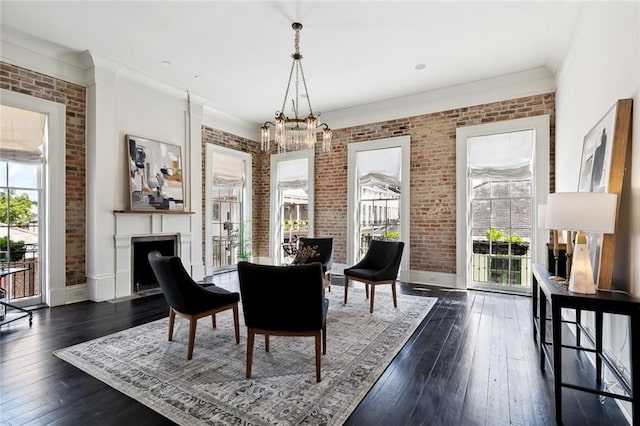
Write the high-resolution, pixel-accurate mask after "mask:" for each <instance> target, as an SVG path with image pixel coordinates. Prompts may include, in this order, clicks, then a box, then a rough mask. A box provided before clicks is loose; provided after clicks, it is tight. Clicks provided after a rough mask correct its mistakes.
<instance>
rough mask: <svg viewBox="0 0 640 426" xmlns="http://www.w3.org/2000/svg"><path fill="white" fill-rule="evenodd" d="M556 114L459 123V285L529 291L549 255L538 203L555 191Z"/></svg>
mask: <svg viewBox="0 0 640 426" xmlns="http://www.w3.org/2000/svg"><path fill="white" fill-rule="evenodd" d="M549 123H550V121H549V116H548V115H543V116H536V117H528V118H521V119H515V120H507V121H501V122H496V123H488V124H481V125H477V126H469V127H460V128H458V129H457V131H456V146H457V148H456V157H457V172H456V188H457V189H456V191H457V221H456V226H457V230H458V232H457V239H456V251H457V271H458V272H457V278H458V281H457V286H458V287H459V288H467V287H480V288H491V289H496V288H497V289H501V290H505V289H506V290H509V291H523V292H528V291H530V288H531V287H530V281H531V274H530V265H531V263H533V262H538V263H542V262H545V261H546V260H545V259H546V257H547V250H546V245H545V244H544V242H545V241H546V239H547V237H548V235H547V234H548V233H547V232H546V231H545V230H544V229H543V227H538V226H534V225H535V224H536V223H538V220H539V219H538V218H537V217H536V216H537V208H534V207H535V206H537V205H538V204H544V203H545V202H546V194H547V193H548V192H549V167H548V166H549Z"/></svg>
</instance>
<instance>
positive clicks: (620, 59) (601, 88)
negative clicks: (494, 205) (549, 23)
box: [555, 2, 640, 413]
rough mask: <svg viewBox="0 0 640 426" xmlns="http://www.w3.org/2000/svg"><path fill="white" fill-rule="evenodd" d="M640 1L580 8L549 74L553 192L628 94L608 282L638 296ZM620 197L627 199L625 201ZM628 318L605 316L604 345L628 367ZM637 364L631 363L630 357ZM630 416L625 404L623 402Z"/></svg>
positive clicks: (570, 176)
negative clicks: (571, 36)
mask: <svg viewBox="0 0 640 426" xmlns="http://www.w3.org/2000/svg"><path fill="white" fill-rule="evenodd" d="M639 28H640V4H638V3H636V2H626V3H622V2H602V3H601V2H592V3H588V5H587V6H586V7H585V11H584V15H583V17H582V21H581V24H580V26H579V28H578V29H577V31H576V38H575V40H574V42H573V45H572V47H571V49H570V50H569V52H568V55H567V57H566V59H565V61H564V63H563V66H562V67H561V69H560V71H559V72H558V74H557V76H556V85H557V88H558V89H557V92H556V170H555V171H556V190H557V191H559V192H560V191H575V190H577V187H578V173H579V168H580V156H581V152H582V144H583V139H584V136H585V135H586V134H587V133H588V132H589V130H590V129H591V128H592V127H593V126H594V125H595V124H596V123H597V122H598V120H600V118H601V117H602V116H603V115H604V114H605V112H607V111H608V110H609V108H610V107H611V106H613V104H614V103H615V102H616V101H617V100H618V99H623V98H633V103H634V108H633V111H634V112H633V117H632V122H633V123H632V133H633V137H632V141H631V144H632V148H631V153H632V154H631V155H632V158H631V167H630V169H628V170H627V171H626V173H629V174H630V176H628V177H629V179H625V185H627V184H629V185H630V188H627V190H623V199H622V204H621V209H622V211H621V215H623V214H625V215H627V217H628V218H629V220H628V221H626V222H627V223H623V224H622V225H623V226H621V227H619V228H618V230H617V232H616V233H617V238H618V239H621V238H622V239H623V245H622V247H620V245H619V246H617V248H616V258H617V259H618V260H616V266H615V271H616V272H615V275H616V277H617V279H616V278H614V286H616V287H617V288H621V289H624V290H627V291H630V292H631V293H633V294H634V295H635V296H636V297H640V262H639V261H638V259H640V30H639ZM624 196H627V198H626V199H625V198H624ZM628 334H629V327H628V321H627V320H626V319H623V318H616V319H612V318H609V319H608V321H606V323H605V345H606V346H607V347H608V348H609V350H611V351H612V353H613V354H614V355H616V356H619V357H620V359H621V362H622V364H623V365H624V366H625V368H627V372H628V368H629V365H630V360H629V356H628V349H629V344H630V342H629V336H628ZM636 362H637V360H636ZM625 409H626V410H627V413H630V409H629V406H628V404H625Z"/></svg>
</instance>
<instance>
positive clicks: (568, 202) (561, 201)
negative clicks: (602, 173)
mask: <svg viewBox="0 0 640 426" xmlns="http://www.w3.org/2000/svg"><path fill="white" fill-rule="evenodd" d="M617 200H618V196H617V195H616V194H610V193H605V192H559V193H554V194H549V197H548V198H547V217H546V225H547V226H548V227H549V228H551V229H560V230H567V231H569V235H571V231H578V233H577V235H576V239H575V247H574V248H573V260H572V265H571V270H570V271H569V270H567V275H568V276H569V291H572V292H574V293H582V294H594V293H595V292H596V285H595V282H594V279H593V267H592V266H591V258H590V256H589V249H588V247H587V237H586V235H585V234H584V233H585V232H596V233H602V234H613V232H614V230H615V223H616V208H617ZM570 246H571V238H569V239H568V241H567V255H569V250H570Z"/></svg>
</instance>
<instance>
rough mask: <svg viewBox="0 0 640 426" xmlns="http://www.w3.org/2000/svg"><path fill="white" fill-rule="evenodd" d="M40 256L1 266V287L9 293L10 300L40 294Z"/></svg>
mask: <svg viewBox="0 0 640 426" xmlns="http://www.w3.org/2000/svg"><path fill="white" fill-rule="evenodd" d="M38 276H39V274H38V258H37V257H31V258H26V259H23V260H21V261H18V262H10V263H4V264H2V265H1V266H0V287H2V288H3V289H4V290H5V291H6V294H7V297H8V301H9V302H11V301H12V300H16V299H22V298H25V297H31V296H36V295H39V294H40V282H39V279H38Z"/></svg>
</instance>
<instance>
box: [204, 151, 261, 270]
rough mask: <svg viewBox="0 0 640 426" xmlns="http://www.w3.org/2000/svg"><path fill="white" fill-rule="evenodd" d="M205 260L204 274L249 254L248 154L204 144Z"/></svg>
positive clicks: (250, 244)
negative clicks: (205, 269) (205, 146)
mask: <svg viewBox="0 0 640 426" xmlns="http://www.w3.org/2000/svg"><path fill="white" fill-rule="evenodd" d="M206 156H207V157H206V167H207V168H206V173H205V174H206V176H205V179H206V185H205V200H206V201H205V203H206V204H205V238H206V240H205V259H206V262H205V264H206V268H207V273H212V272H214V271H220V270H226V269H231V268H234V267H235V265H236V263H237V262H238V260H241V259H244V258H246V257H249V256H251V254H252V252H253V249H252V239H251V235H252V234H251V233H252V226H251V207H252V204H251V193H252V190H251V176H252V171H251V154H248V153H245V152H241V151H235V150H232V149H228V148H223V147H220V146H216V145H207V150H206Z"/></svg>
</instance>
